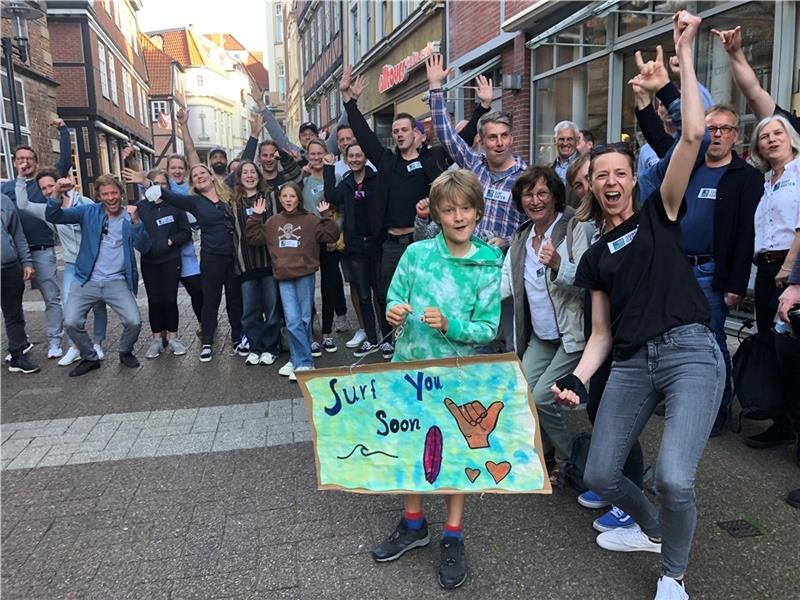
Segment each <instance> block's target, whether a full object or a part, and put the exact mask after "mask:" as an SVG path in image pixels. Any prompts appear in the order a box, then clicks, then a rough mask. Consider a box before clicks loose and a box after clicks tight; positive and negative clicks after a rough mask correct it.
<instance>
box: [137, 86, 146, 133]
mask: <svg viewBox="0 0 800 600" xmlns="http://www.w3.org/2000/svg"><path fill="white" fill-rule="evenodd" d="M139 121H140V122H141V124H142V125H147V94H145V93H144V88H143V87H141V86H139Z"/></svg>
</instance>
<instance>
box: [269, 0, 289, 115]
mask: <svg viewBox="0 0 800 600" xmlns="http://www.w3.org/2000/svg"><path fill="white" fill-rule="evenodd" d="M288 4H289V3H288V2H286V1H284V0H272V1H271V2H268V3H267V40H268V41H267V57H266V60H267V62H266V66H267V71H269V89H270V92H269V105H270V106H271V107H272V109H273V111H274V112H275V117H276V118H277V119H278V122H279V123H281V124H283V123H284V121H285V120H286V87H287V86H286V52H285V47H286V25H285V18H284V15H285V14H286V8H287V5H288Z"/></svg>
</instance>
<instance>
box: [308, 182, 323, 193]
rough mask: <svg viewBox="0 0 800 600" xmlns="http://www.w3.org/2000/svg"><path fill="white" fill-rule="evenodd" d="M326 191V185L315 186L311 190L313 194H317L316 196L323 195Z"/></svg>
mask: <svg viewBox="0 0 800 600" xmlns="http://www.w3.org/2000/svg"><path fill="white" fill-rule="evenodd" d="M324 191H325V184H323V185H317V186H314V187H313V188H311V193H312V194H315V195H316V194H321V193H322V192H324Z"/></svg>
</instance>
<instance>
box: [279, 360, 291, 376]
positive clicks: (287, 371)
mask: <svg viewBox="0 0 800 600" xmlns="http://www.w3.org/2000/svg"><path fill="white" fill-rule="evenodd" d="M292 373H294V365H293V364H292V361H289V362H287V363H286V364H285V365H283V366H282V367H281V368H280V369H278V375H281V376H283V377H289V375H291V374H292Z"/></svg>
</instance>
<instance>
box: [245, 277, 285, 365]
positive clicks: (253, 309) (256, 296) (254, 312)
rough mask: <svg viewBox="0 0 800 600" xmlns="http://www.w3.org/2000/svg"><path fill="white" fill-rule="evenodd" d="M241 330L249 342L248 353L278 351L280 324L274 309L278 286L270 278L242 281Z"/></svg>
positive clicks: (279, 345) (276, 308)
mask: <svg viewBox="0 0 800 600" xmlns="http://www.w3.org/2000/svg"><path fill="white" fill-rule="evenodd" d="M242 306H243V312H242V329H244V334H245V335H246V336H247V340H248V342H249V343H250V351H251V352H255V353H257V354H261V353H262V352H270V353H271V354H275V355H276V356H277V355H278V354H280V350H281V323H280V313H279V310H278V284H277V282H276V281H275V278H274V277H273V276H272V275H266V276H264V277H259V278H258V279H247V280H243V281H242Z"/></svg>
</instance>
